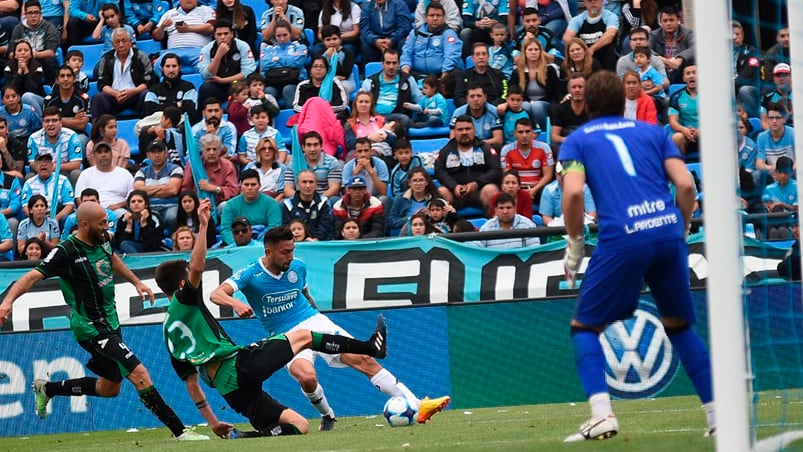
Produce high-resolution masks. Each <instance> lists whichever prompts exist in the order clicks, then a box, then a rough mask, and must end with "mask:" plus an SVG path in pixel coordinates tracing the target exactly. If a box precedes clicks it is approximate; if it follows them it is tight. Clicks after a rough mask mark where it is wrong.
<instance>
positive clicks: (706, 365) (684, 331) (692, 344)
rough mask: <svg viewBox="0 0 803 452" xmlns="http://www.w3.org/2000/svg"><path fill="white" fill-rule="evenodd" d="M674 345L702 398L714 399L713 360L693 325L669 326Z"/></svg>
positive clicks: (668, 333) (668, 334) (702, 399)
mask: <svg viewBox="0 0 803 452" xmlns="http://www.w3.org/2000/svg"><path fill="white" fill-rule="evenodd" d="M666 334H667V336H669V340H670V342H672V347H673V348H674V349H675V351H676V352H677V354H678V355H679V356H680V362H681V363H682V364H683V368H684V369H686V375H688V376H689V380H691V383H692V385H694V389H695V390H696V391H697V395H698V396H700V400H701V401H702V402H703V403H704V404H707V403H709V402H711V401H712V400H714V394H713V389H712V387H711V360H710V359H709V357H708V349H707V348H706V346H705V344H703V341H702V339H700V336H698V335H697V333H695V332H694V330H693V329H691V327H689V326H686V327H682V328H667V331H666Z"/></svg>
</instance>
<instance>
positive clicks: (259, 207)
mask: <svg viewBox="0 0 803 452" xmlns="http://www.w3.org/2000/svg"><path fill="white" fill-rule="evenodd" d="M261 186H262V183H261V180H260V177H259V173H258V172H257V170H255V169H247V170H245V171H243V172H242V174H240V194H239V195H237V196H235V197H233V198H231V199H230V200H229V201H228V202H227V203H226V206H225V207H223V212H222V213H221V214H220V235H221V236H222V238H223V241H224V242H225V243H227V244H229V245H231V244H233V243H235V241H236V240H237V236H236V235H234V221H233V220H232V218H235V219H236V218H245V219H246V220H248V222H249V223H248V224H249V227H252V226H253V232H254V233H255V234H257V235H258V236H259V237H261V236H262V234H263V233H264V232H266V231H267V230H269V229H271V228H274V227H277V226H281V225H282V209H281V208H280V207H279V203H277V202H276V200H274V199H273V198H271V197H270V196H268V195H266V194H264V193H262V192H261V191H260V187H261Z"/></svg>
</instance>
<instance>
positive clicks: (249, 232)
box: [221, 216, 262, 248]
mask: <svg viewBox="0 0 803 452" xmlns="http://www.w3.org/2000/svg"><path fill="white" fill-rule="evenodd" d="M221 221H222V220H221ZM223 224H224V225H227V224H228V223H223ZM228 229H229V234H231V235H232V236H233V237H234V239H233V240H232V241H231V242H226V243H228V245H226V248H238V247H241V246H262V243H261V242H260V241H259V240H255V239H254V232H253V229H252V228H251V222H250V221H248V218H246V217H243V216H240V217H236V218H235V219H234V220H232V222H231V225H230V226H229V228H228Z"/></svg>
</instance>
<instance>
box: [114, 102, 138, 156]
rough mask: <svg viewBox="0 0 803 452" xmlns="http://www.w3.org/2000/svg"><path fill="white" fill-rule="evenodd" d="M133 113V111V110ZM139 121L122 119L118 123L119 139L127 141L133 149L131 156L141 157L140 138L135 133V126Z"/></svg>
mask: <svg viewBox="0 0 803 452" xmlns="http://www.w3.org/2000/svg"><path fill="white" fill-rule="evenodd" d="M132 111H133V110H132ZM137 121H139V119H120V120H118V121H117V138H120V139H122V140H125V142H126V143H128V147H129V148H130V149H131V156H132V157H134V156H138V155H140V152H139V137H138V136H137V134H136V133H134V126H135V125H136V124H137Z"/></svg>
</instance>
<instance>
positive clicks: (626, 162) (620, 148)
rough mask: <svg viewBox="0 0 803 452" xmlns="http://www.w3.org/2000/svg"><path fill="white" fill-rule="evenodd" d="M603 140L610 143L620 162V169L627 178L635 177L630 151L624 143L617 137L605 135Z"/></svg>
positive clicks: (610, 134)
mask: <svg viewBox="0 0 803 452" xmlns="http://www.w3.org/2000/svg"><path fill="white" fill-rule="evenodd" d="M605 138H606V139H607V140H608V141H610V142H611V144H612V145H613V147H614V149H616V154H617V155H618V156H619V161H621V162H622V168H624V170H625V172H626V173H627V175H628V176H631V177H636V167H635V166H633V159H631V158H630V151H629V150H628V149H627V145H626V144H625V141H624V140H623V139H622V137H620V136H619V135H614V134H612V133H606V134H605Z"/></svg>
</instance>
